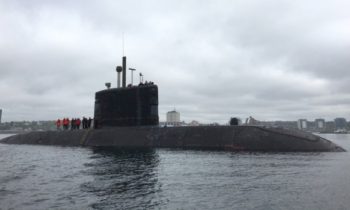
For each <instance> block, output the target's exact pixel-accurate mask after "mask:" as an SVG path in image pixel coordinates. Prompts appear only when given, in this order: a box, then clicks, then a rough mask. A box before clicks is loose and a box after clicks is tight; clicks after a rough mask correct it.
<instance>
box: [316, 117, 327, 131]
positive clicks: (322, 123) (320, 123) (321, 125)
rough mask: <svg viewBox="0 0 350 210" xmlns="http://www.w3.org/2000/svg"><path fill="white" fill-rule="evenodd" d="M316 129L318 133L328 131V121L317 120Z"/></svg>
mask: <svg viewBox="0 0 350 210" xmlns="http://www.w3.org/2000/svg"><path fill="white" fill-rule="evenodd" d="M315 129H316V130H317V131H323V130H325V129H326V121H325V120H324V119H316V120H315Z"/></svg>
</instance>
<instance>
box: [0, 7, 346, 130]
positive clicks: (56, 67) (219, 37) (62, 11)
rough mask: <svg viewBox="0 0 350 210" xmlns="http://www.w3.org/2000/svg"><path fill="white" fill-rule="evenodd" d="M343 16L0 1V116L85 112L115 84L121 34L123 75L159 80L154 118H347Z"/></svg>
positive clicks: (320, 11)
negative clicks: (170, 114) (169, 114)
mask: <svg viewBox="0 0 350 210" xmlns="http://www.w3.org/2000/svg"><path fill="white" fill-rule="evenodd" d="M349 11H350V1H347V0H324V1H318V0H308V1H305V0H274V1H272V0H256V1H253V0H227V1H225V0H220V1H218V0H213V1H203V0H198V1H191V0H183V1H182V0H177V1H165V0H159V1H151V0H147V1H132V0H128V1H117V0H110V1H107V0H104V1H102V0H99V1H89V0H81V1H79V0H76V1H73V0H59V1H54V0H53V1H49V0H47V1H43V0H31V1H27V0H22V1H20V0H17V1H16V0H8V1H7V0H0V108H1V109H3V119H2V121H22V120H54V119H57V118H62V117H82V116H93V109H94V94H95V92H96V91H99V90H101V89H104V88H105V86H104V83H105V82H111V83H112V86H116V83H117V82H116V81H117V79H116V77H117V76H116V72H115V66H116V65H121V57H122V52H123V51H122V34H123V33H124V37H125V55H126V56H127V57H128V68H129V67H132V68H136V69H137V72H136V74H137V73H139V72H142V73H143V74H144V77H145V80H151V81H154V82H155V83H156V84H157V85H158V88H159V103H160V104H159V114H160V120H164V119H165V114H166V112H167V111H170V110H172V109H174V107H175V108H176V110H177V111H179V112H180V113H181V119H182V120H185V121H191V120H198V121H201V122H219V123H225V122H227V121H228V120H229V118H230V117H231V116H237V117H241V118H246V117H248V116H253V117H254V118H256V119H258V120H297V119H298V118H307V119H309V120H314V119H315V118H325V119H326V120H333V119H334V118H335V117H339V116H341V117H345V118H347V119H350V12H349ZM136 74H135V77H134V81H137V82H138V81H139V79H138V77H137V76H136ZM127 77H128V81H129V79H130V73H128V75H127ZM128 83H129V82H128Z"/></svg>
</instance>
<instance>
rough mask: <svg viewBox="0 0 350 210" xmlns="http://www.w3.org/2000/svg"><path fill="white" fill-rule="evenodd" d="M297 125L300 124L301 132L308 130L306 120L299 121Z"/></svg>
mask: <svg viewBox="0 0 350 210" xmlns="http://www.w3.org/2000/svg"><path fill="white" fill-rule="evenodd" d="M297 124H298V129H300V130H306V129H307V120H306V119H299V120H298V122H297Z"/></svg>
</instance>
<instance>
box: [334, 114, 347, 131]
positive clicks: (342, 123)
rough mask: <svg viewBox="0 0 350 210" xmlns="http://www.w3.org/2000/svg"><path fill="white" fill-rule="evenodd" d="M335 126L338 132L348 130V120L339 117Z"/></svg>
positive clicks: (335, 121)
mask: <svg viewBox="0 0 350 210" xmlns="http://www.w3.org/2000/svg"><path fill="white" fill-rule="evenodd" d="M334 126H335V129H336V130H345V129H347V123H346V119H345V118H342V117H338V118H335V119H334Z"/></svg>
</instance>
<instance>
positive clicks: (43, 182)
mask: <svg viewBox="0 0 350 210" xmlns="http://www.w3.org/2000/svg"><path fill="white" fill-rule="evenodd" d="M323 136H324V137H326V138H328V139H332V140H333V141H334V142H336V143H338V144H339V145H341V146H343V147H344V148H346V149H347V150H349V151H350V135H340V134H339V135H330V134H329V135H323ZM3 137H4V135H0V138H3ZM0 209H264V210H265V209H327V210H328V209H350V154H349V152H345V153H242V152H239V153H233V152H218V151H191V150H186V151H183V150H167V149H155V150H144V151H135V150H129V151H121V150H106V149H96V148H80V147H55V146H30V145H4V144H0Z"/></svg>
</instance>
